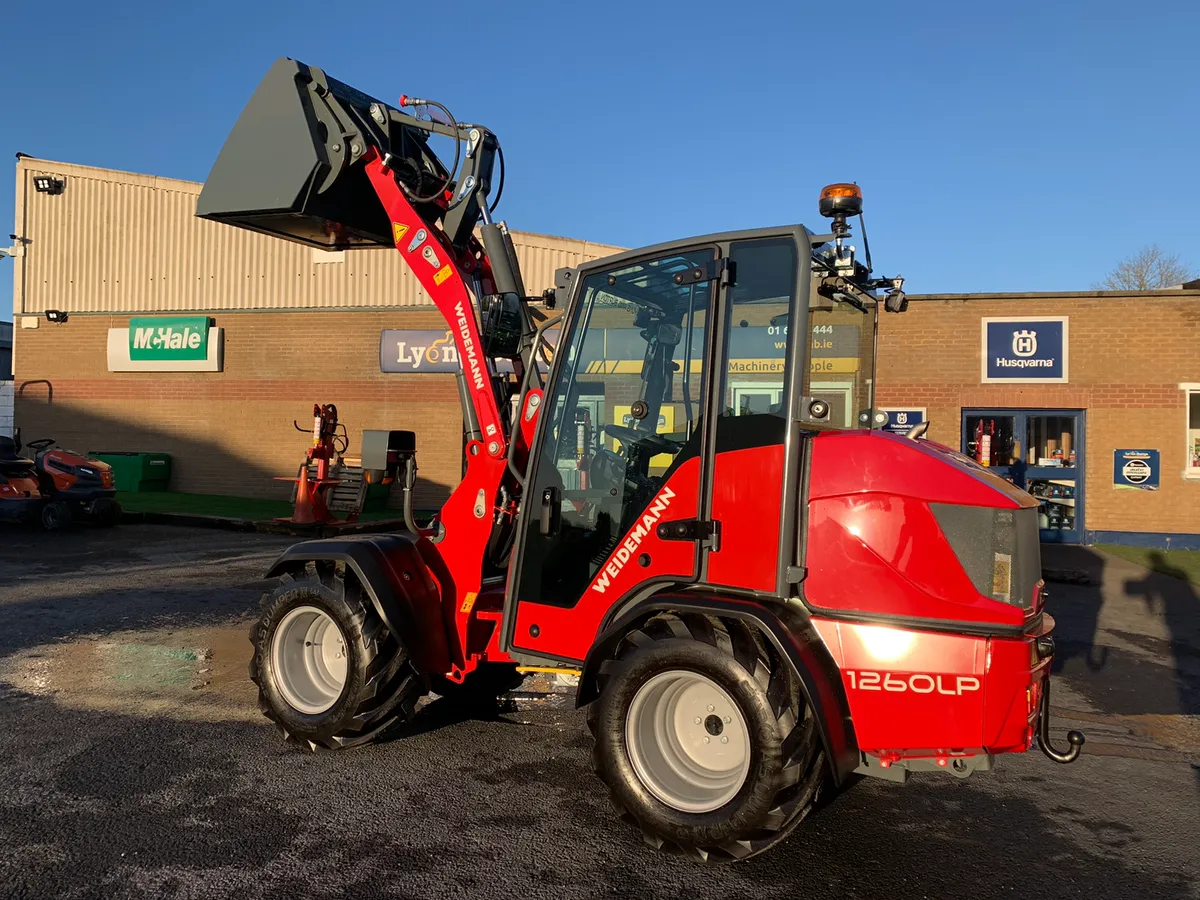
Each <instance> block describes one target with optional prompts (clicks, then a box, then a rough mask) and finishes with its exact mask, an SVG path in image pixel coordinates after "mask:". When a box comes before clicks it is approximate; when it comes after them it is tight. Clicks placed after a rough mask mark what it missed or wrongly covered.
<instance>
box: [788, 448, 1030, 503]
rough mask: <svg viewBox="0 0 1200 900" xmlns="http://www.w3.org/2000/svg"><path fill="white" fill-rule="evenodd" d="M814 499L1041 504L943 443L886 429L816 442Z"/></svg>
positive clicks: (811, 497)
mask: <svg viewBox="0 0 1200 900" xmlns="http://www.w3.org/2000/svg"><path fill="white" fill-rule="evenodd" d="M812 452H813V458H812V474H811V478H810V481H809V486H808V497H809V500H819V499H821V498H824V497H839V496H844V495H846V494H866V493H884V494H891V495H893V496H899V497H912V498H914V499H919V500H926V501H929V502H931V503H960V504H963V505H966V506H998V507H1005V508H1009V509H1020V508H1022V507H1030V506H1037V505H1038V501H1037V500H1035V499H1034V498H1033V497H1031V496H1030V495H1029V494H1027V493H1026V492H1025V491H1023V490H1021V489H1020V488H1018V487H1016V486H1015V485H1013V484H1012V483H1011V482H1008V481H1005V480H1004V479H1003V478H1001V477H1000V476H999V475H997V474H996V473H995V472H993V471H991V470H990V469H987V468H985V467H984V466H981V465H979V464H978V463H976V462H975V461H974V460H972V459H971V458H970V457H967V456H964V455H963V454H961V453H958V452H956V451H954V450H952V449H950V448H949V447H946V446H943V445H942V444H936V443H934V442H932V441H927V440H924V439H918V440H914V439H913V438H908V437H905V436H903V435H899V434H892V433H890V432H886V431H867V430H865V429H861V430H854V431H825V432H822V433H821V434H820V435H818V436H817V439H816V440H815V441H814V442H813V451H812Z"/></svg>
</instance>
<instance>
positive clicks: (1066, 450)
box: [1024, 416, 1076, 468]
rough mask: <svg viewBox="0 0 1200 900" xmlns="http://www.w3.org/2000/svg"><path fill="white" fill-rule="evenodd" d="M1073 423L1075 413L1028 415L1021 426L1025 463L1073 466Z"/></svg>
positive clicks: (1043, 465)
mask: <svg viewBox="0 0 1200 900" xmlns="http://www.w3.org/2000/svg"><path fill="white" fill-rule="evenodd" d="M1075 422H1076V418H1075V416H1029V417H1028V418H1027V419H1026V427H1025V454H1024V455H1025V463H1026V465H1029V466H1038V467H1042V468H1046V467H1049V468H1072V467H1074V465H1075Z"/></svg>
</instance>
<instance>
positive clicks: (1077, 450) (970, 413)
mask: <svg viewBox="0 0 1200 900" xmlns="http://www.w3.org/2000/svg"><path fill="white" fill-rule="evenodd" d="M962 426H963V427H962V448H963V452H964V453H965V454H967V456H970V457H971V458H972V459H974V460H976V461H977V462H979V463H981V464H983V465H986V466H990V467H991V468H993V469H995V470H996V474H998V475H1000V476H1001V477H1003V478H1006V479H1007V480H1009V481H1011V482H1012V483H1013V484H1015V485H1016V486H1017V487H1019V488H1022V489H1024V490H1026V491H1028V492H1029V493H1030V494H1032V495H1033V496H1034V497H1036V498H1037V499H1038V500H1039V501H1040V503H1041V508H1040V509H1039V510H1038V520H1039V525H1040V529H1041V538H1042V541H1043V542H1046V543H1063V544H1078V543H1080V541H1081V540H1082V538H1083V516H1084V428H1083V411H1082V410H1057V409H965V410H963V420H962Z"/></svg>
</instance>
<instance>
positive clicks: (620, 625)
mask: <svg viewBox="0 0 1200 900" xmlns="http://www.w3.org/2000/svg"><path fill="white" fill-rule="evenodd" d="M667 610H670V611H673V612H691V613H699V614H701V615H708V616H720V617H722V618H732V619H740V620H742V621H743V622H745V623H746V624H747V625H749V626H751V627H753V628H757V629H758V630H759V631H760V632H761V633H762V634H763V635H764V636H765V637H766V638H767V640H769V641H770V642H771V644H772V646H774V647H775V650H776V652H778V653H779V656H780V658H782V659H786V660H787V661H788V663H789V665H790V666H791V667H792V671H793V672H794V673H795V675H796V679H797V681H798V683H799V684H800V690H801V691H802V693H803V695H804V699H805V701H806V702H807V703H808V704H809V706H811V707H812V709H813V712H814V713H815V714H816V718H817V724H818V726H819V727H820V730H821V742H822V743H823V744H824V746H825V755H826V758H827V759H828V760H829V770H830V773H831V774H832V776H833V780H834V783H835V784H841V783H842V782H843V781H844V780H845V779H846V778H847V777H849V775H850V774H851V773H852V772H853V771H854V770H855V769H856V768H857V767H858V764H859V753H858V742H857V741H856V740H855V737H854V725H853V723H852V721H851V719H850V705H849V702H848V701H847V699H846V692H845V689H844V687H843V686H842V678H841V674H840V673H839V671H838V668H837V665H836V664H835V663H834V661H833V657H832V656H830V654H829V651H828V650H827V649H826V648H825V643H824V641H822V640H821V637H820V635H818V634H817V631H816V629H815V628H814V627H813V625H812V622H811V621H810V620H809V618H808V616H807V615H806V614H805V613H803V612H801V611H798V610H796V609H793V608H792V607H790V606H785V605H784V604H781V603H780V604H772V605H771V606H769V607H768V606H764V605H762V604H761V603H751V602H749V601H745V600H737V599H734V598H731V597H720V596H716V597H705V596H699V595H694V594H669V595H667V594H656V595H654V596H652V597H649V598H647V599H646V600H643V601H642V602H640V603H637V604H635V605H633V606H631V607H628V608H626V609H623V610H621V615H620V618H618V619H616V620H615V621H613V622H612V623H611V624H609V626H608V627H607V628H605V629H604V630H603V631H602V632H601V633H600V636H599V638H597V639H596V641H595V643H594V644H593V645H592V649H591V650H590V651H589V652H588V656H587V659H585V660H584V663H583V670H582V672H581V673H580V678H579V688H578V692H577V693H576V696H575V703H576V706H585V705H586V704H588V703H591V702H592V701H593V700H595V699H596V698H597V696H598V693H597V689H596V676H597V674H598V672H599V668H600V664H601V663H602V662H603V661H604V660H605V659H608V658H609V657H611V656H612V654H613V652H614V651H615V650H616V648H617V645H618V644H619V643H620V641H621V638H622V636H623V635H625V634H626V633H627V632H628V631H629V630H630V629H632V628H635V627H637V626H638V625H639V624H640V623H641V622H644V621H645V620H646V619H648V618H649V617H650V616H651V615H653V614H654V613H656V612H664V611H667Z"/></svg>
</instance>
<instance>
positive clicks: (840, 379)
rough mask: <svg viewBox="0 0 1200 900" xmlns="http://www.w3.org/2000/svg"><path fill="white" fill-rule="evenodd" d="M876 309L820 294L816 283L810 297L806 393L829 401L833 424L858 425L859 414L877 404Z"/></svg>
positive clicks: (852, 426)
mask: <svg viewBox="0 0 1200 900" xmlns="http://www.w3.org/2000/svg"><path fill="white" fill-rule="evenodd" d="M875 320H876V307H875V306H874V305H870V306H868V307H867V309H866V310H865V311H864V310H861V309H859V308H858V307H857V306H855V305H854V304H852V303H850V302H847V301H843V302H838V301H836V300H831V299H829V298H827V297H822V296H821V295H820V294H818V293H817V291H816V285H815V284H814V286H813V291H812V293H811V295H810V298H809V307H808V329H809V333H810V335H811V337H812V343H811V345H810V348H811V349H810V350H809V364H808V372H807V373H806V374H805V376H804V394H805V396H809V397H818V398H820V399H822V400H825V401H826V402H828V403H829V422H828V424H829V425H831V426H833V427H834V428H858V427H861V426H860V425H859V422H858V414H859V413H860V412H862V411H863V410H869V409H871V408H872V405H873V403H874V402H875V397H874V389H875Z"/></svg>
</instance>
